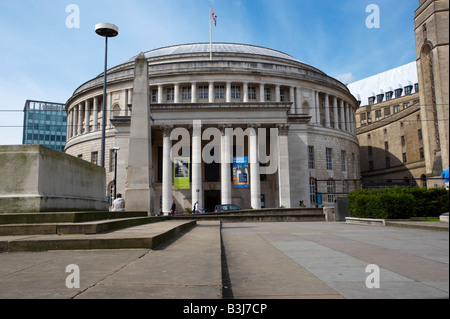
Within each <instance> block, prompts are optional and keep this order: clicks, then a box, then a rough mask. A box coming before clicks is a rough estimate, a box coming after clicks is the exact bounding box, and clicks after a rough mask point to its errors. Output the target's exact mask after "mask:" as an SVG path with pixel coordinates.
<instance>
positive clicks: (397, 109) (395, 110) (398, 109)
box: [394, 105, 400, 113]
mask: <svg viewBox="0 0 450 319" xmlns="http://www.w3.org/2000/svg"><path fill="white" fill-rule="evenodd" d="M398 112H400V105H394V113H398Z"/></svg>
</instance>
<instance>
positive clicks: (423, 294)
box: [0, 221, 449, 300]
mask: <svg viewBox="0 0 450 319" xmlns="http://www.w3.org/2000/svg"><path fill="white" fill-rule="evenodd" d="M145 227H150V226H138V227H134V228H131V229H130V230H128V232H129V231H136V232H137V233H139V232H142V231H143V230H145ZM153 227H154V226H153ZM133 229H135V230H133ZM220 229H221V230H220ZM220 235H221V236H220ZM221 247H222V249H221ZM68 265H77V266H78V267H79V275H80V279H81V280H80V288H68V287H67V285H66V284H67V280H68V278H69V276H70V275H71V272H70V271H68V272H66V270H67V266H68ZM369 265H375V266H376V267H377V268H378V269H379V276H377V274H378V273H377V272H376V271H374V268H367V267H368V266H369ZM371 267H373V266H371ZM377 282H378V283H379V286H378V288H377V287H374V288H368V286H374V285H375V284H376V283H377ZM448 297H449V236H448V231H435V230H427V229H411V228H400V227H380V226H365V225H351V224H346V223H342V222H292V223H223V224H222V227H220V223H218V222H201V221H198V225H197V226H196V227H195V228H193V229H192V230H189V231H188V232H186V233H184V234H183V235H181V236H180V237H179V238H177V239H176V240H173V241H171V242H170V243H169V244H167V245H165V246H164V247H161V248H160V249H156V250H149V249H130V250H78V251H47V252H17V253H0V298H1V299H21V298H27V299H28V298H32V299H35V298H42V299H71V298H84V299H115V298H121V299H124V298H126V299H144V298H150V299H159V298H162V299H215V300H217V299H299V298H300V299H436V298H437V299H447V298H448Z"/></svg>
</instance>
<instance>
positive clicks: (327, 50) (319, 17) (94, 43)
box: [0, 0, 419, 145]
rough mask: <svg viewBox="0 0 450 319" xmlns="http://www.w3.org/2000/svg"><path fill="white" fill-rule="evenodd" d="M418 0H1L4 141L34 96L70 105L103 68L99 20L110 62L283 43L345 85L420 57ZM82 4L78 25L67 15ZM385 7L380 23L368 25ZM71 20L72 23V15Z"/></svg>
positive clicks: (15, 138)
mask: <svg viewBox="0 0 450 319" xmlns="http://www.w3.org/2000/svg"><path fill="white" fill-rule="evenodd" d="M418 2H419V1H418V0H396V1H393V0H89V1H87V0H69V1H65V0H0V145H6V144H21V142H22V125H23V112H22V110H23V107H24V104H25V101H26V100H27V99H32V100H44V101H52V102H60V103H65V102H66V101H67V100H68V99H69V98H70V96H71V95H72V93H73V92H74V91H75V89H76V88H77V87H78V86H80V85H81V84H83V83H84V82H86V81H88V80H90V79H92V78H93V77H95V76H97V75H98V74H100V73H102V71H103V67H104V65H103V63H104V40H103V38H100V37H99V36H98V35H96V34H95V32H94V26H95V24H96V23H100V22H108V23H114V24H115V25H117V26H118V27H119V36H118V37H116V38H114V39H111V40H110V42H109V57H108V58H109V61H108V66H109V67H112V66H114V65H117V64H120V63H123V62H125V61H126V60H128V59H130V58H131V57H133V56H135V55H137V54H139V52H143V51H148V50H152V49H155V48H159V47H163V46H169V45H174V44H183V43H197V42H209V6H210V5H211V6H212V8H213V10H214V11H215V13H216V14H217V16H218V21H217V27H214V26H213V41H214V42H233V43H245V44H252V45H259V46H264V47H268V48H271V49H275V50H279V51H282V52H285V53H287V54H290V55H292V56H294V57H295V58H297V59H299V60H301V61H303V62H305V63H307V64H310V65H312V66H314V67H316V68H318V69H320V70H322V71H324V72H325V73H327V74H328V75H330V76H332V77H335V78H338V79H339V80H341V81H342V82H344V83H350V82H352V81H357V80H360V79H363V78H365V77H368V76H371V75H374V74H377V73H380V72H383V71H386V70H389V69H392V68H395V67H398V66H401V65H404V64H407V63H409V62H412V61H415V59H416V52H415V42H414V11H415V10H416V9H417V7H418ZM71 4H74V5H76V6H77V7H78V8H79V22H80V24H79V28H68V27H67V25H66V20H68V17H69V18H70V17H71V14H72V13H73V11H70V12H66V8H67V6H69V5H71ZM370 4H375V5H377V6H378V8H379V10H380V11H379V13H380V15H379V17H380V27H379V28H371V29H369V28H367V27H366V19H367V17H368V16H369V15H370V14H371V12H366V7H367V6H368V5H370ZM71 21H73V20H71Z"/></svg>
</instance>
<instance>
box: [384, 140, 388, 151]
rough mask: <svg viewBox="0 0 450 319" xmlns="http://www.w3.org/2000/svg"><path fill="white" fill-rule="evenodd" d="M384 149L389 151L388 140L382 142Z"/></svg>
mask: <svg viewBox="0 0 450 319" xmlns="http://www.w3.org/2000/svg"><path fill="white" fill-rule="evenodd" d="M384 149H385V150H386V151H389V142H384Z"/></svg>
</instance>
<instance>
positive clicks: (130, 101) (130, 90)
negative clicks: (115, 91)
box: [126, 89, 133, 116]
mask: <svg viewBox="0 0 450 319" xmlns="http://www.w3.org/2000/svg"><path fill="white" fill-rule="evenodd" d="M127 91H128V99H127V105H126V108H127V116H131V113H130V108H129V105H131V107H133V90H132V89H129V90H127Z"/></svg>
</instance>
